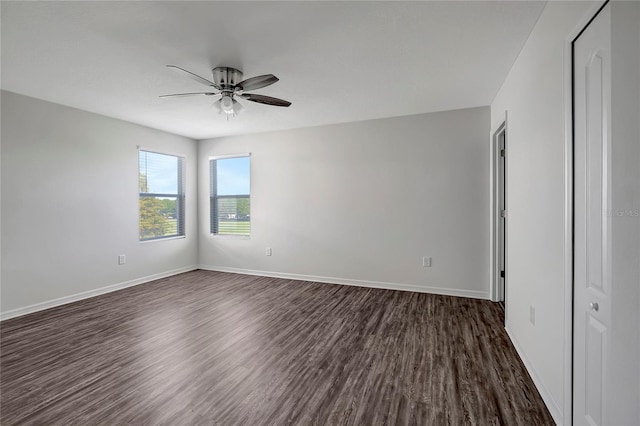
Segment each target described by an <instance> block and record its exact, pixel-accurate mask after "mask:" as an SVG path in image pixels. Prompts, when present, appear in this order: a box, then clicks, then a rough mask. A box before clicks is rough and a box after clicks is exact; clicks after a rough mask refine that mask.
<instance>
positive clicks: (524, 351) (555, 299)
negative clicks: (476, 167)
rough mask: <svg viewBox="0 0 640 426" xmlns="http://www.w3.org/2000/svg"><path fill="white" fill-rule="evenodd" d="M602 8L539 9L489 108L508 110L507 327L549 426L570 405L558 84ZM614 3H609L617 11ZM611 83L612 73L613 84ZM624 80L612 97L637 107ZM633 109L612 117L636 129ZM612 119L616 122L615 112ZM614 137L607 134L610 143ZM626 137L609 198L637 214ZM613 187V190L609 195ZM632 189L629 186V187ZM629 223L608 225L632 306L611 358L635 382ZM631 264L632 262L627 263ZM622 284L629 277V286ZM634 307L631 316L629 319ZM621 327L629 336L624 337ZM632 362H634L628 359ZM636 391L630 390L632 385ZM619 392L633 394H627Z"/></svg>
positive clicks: (633, 155) (631, 151)
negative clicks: (623, 341) (581, 33)
mask: <svg viewBox="0 0 640 426" xmlns="http://www.w3.org/2000/svg"><path fill="white" fill-rule="evenodd" d="M602 3H603V2H601V1H600V2H548V3H547V5H546V6H545V9H544V10H543V12H542V14H541V15H540V18H539V20H538V23H537V24H536V26H535V28H534V29H533V31H532V33H531V35H530V37H529V39H528V41H527V42H526V43H525V46H524V47H523V50H522V52H521V53H520V55H519V57H518V59H517V60H516V62H515V63H514V66H513V68H512V70H511V71H510V73H509V75H508V76H507V78H506V80H505V82H504V84H503V86H502V88H501V89H500V91H499V92H498V95H497V96H496V98H495V99H494V102H493V103H492V105H491V122H492V129H497V127H498V126H499V125H500V123H501V122H502V121H503V120H504V117H505V111H507V112H508V121H507V162H508V172H507V179H508V193H507V211H508V236H507V277H508V281H507V286H508V289H507V324H506V327H507V331H508V332H509V335H510V336H511V339H512V340H513V342H514V344H515V346H516V348H517V349H518V351H519V353H520V355H521V357H522V358H523V360H524V362H525V364H526V365H527V368H528V369H529V372H530V373H531V375H532V377H533V379H534V382H535V383H536V385H537V386H538V389H539V390H540V392H541V394H542V396H543V398H544V400H545V402H546V403H547V406H548V407H549V409H550V411H551V413H552V415H553V416H554V418H555V420H556V422H558V423H567V422H569V419H570V415H571V413H570V411H571V400H570V398H569V397H568V395H570V391H571V368H570V360H571V358H570V352H568V349H570V347H569V346H568V344H569V343H570V341H571V334H570V330H571V329H570V327H571V322H570V318H571V296H570V295H571V288H570V281H568V280H567V277H570V274H571V269H570V265H571V264H570V262H567V258H566V257H565V249H566V248H570V247H571V235H570V231H571V229H570V221H569V220H568V216H567V215H566V214H565V208H566V206H567V203H568V202H570V199H571V198H570V192H568V188H569V181H568V180H567V178H568V176H569V175H568V174H567V173H568V171H569V170H570V169H569V168H568V167H567V166H568V163H569V162H570V158H569V157H568V152H567V151H565V149H566V148H567V145H566V144H565V142H566V136H567V129H569V128H570V127H568V126H569V125H570V124H569V123H567V120H566V117H567V115H566V114H565V113H566V108H567V107H570V103H565V100H568V99H569V98H568V97H566V95H567V94H569V93H570V90H571V87H570V80H568V79H567V75H568V74H567V72H568V70H569V69H570V68H568V65H569V64H570V51H569V50H567V46H568V42H569V41H570V40H571V39H572V38H573V36H575V35H577V30H578V29H579V28H581V27H582V26H583V25H585V24H586V23H587V21H588V18H589V17H591V16H593V14H594V13H595V11H596V10H597V8H598V6H599V5H601V4H602ZM616 3H617V2H616ZM616 3H614V6H616V7H618V6H619V5H618V4H616ZM636 6H637V4H636ZM627 7H632V6H629V5H628V6H627ZM621 15H624V13H621ZM633 19H637V15H633V14H632V15H631V16H630V17H627V20H633ZM619 24H622V22H618V23H616V22H614V25H613V27H614V28H616V25H619ZM636 25H637V21H636ZM628 30H629V26H628V25H627V26H625V27H624V32H625V33H626V37H629V36H630V34H629V33H628ZM633 37H634V35H633V34H631V38H632V39H633ZM614 38H615V34H614ZM637 42H638V35H637V32H636V33H635V43H637ZM614 43H615V40H614ZM614 51H615V47H614ZM620 57H622V55H620ZM636 58H637V56H636ZM614 66H615V63H614ZM614 73H615V70H614ZM616 78H617V77H615V76H614V81H615V79H616ZM629 78H630V77H628V76H627V79H626V80H625V82H619V83H618V90H619V93H622V92H625V91H626V92H627V93H629V91H631V93H632V95H631V98H633V96H635V102H637V93H638V92H637V87H638V86H637V82H636V85H635V90H636V91H635V92H634V91H633V90H634V88H633V86H629V85H628V82H629ZM631 78H632V77H631ZM614 90H615V87H614ZM614 96H615V93H614ZM636 106H637V105H636ZM635 111H636V112H635V114H636V117H635V119H634V118H629V117H627V116H625V115H623V114H620V115H619V116H618V118H617V119H618V120H635V122H636V123H637V122H638V117H637V109H636V110H635ZM631 114H633V110H631ZM627 115H628V114H627ZM613 116H614V120H615V119H616V118H615V117H616V113H615V112H614V115H613ZM614 132H615V129H614ZM615 139H616V137H615V135H614V144H616V141H615ZM620 139H621V138H618V140H620ZM627 140H629V141H632V142H627V143H626V145H625V146H626V147H625V148H624V149H622V150H620V151H619V152H618V154H617V158H616V159H614V162H616V165H615V166H614V169H617V170H618V171H617V172H614V198H617V199H618V202H619V203H620V204H619V205H620V206H630V205H635V206H636V208H637V205H638V204H637V200H638V198H637V197H638V195H637V194H638V192H637V183H638V180H637V179H638V155H637V149H638V148H637V144H638V138H637V133H635V140H634V139H633V138H631V139H627ZM634 144H635V145H634ZM618 145H619V146H620V144H618ZM632 146H633V148H632ZM614 156H615V154H614ZM616 173H617V174H619V176H618V177H616ZM623 176H624V177H623ZM633 179H636V180H635V181H634V180H633ZM616 181H617V182H616ZM634 184H635V185H636V186H635V187H634V186H633V185H634ZM616 185H620V186H618V187H617V189H616ZM632 187H634V188H635V189H633V190H632V189H631V188H632ZM634 191H635V192H634ZM616 194H617V195H616ZM634 194H635V195H634ZM625 197H627V198H626V199H625ZM633 197H635V198H633ZM623 200H624V201H623ZM634 203H635V204H634ZM614 204H615V201H614ZM621 208H622V207H621ZM631 222H632V220H629V221H628V224H627V225H625V226H618V229H619V231H616V229H615V227H614V234H615V233H620V234H622V233H624V232H626V233H627V237H625V239H627V240H628V241H627V242H626V244H627V247H628V248H632V250H627V251H624V252H623V250H618V254H617V255H615V254H614V256H617V260H614V263H615V262H619V263H618V267H619V268H620V269H619V271H625V272H624V273H623V274H620V275H623V276H624V277H621V278H620V280H621V281H623V280H626V282H624V283H623V284H622V286H618V287H619V288H624V289H625V290H623V291H622V292H621V293H622V294H623V295H624V296H622V297H625V296H630V297H631V301H627V305H628V306H631V309H627V310H626V311H625V312H627V314H630V315H627V314H624V315H621V316H618V317H617V319H616V320H614V323H616V322H620V324H619V327H620V329H621V330H622V329H624V331H621V335H622V333H624V335H625V336H626V338H627V339H629V337H631V341H629V342H628V343H627V346H628V347H634V348H635V349H633V350H632V351H631V352H624V353H622V354H620V353H617V355H616V357H617V358H619V359H620V361H621V362H624V368H625V369H626V370H627V374H631V377H633V379H632V381H634V380H635V378H637V377H638V371H637V369H638V366H637V359H638V340H637V339H638V331H637V327H638V325H639V322H638V318H637V315H638V314H637V311H638V308H637V305H635V307H634V306H633V305H634V304H635V303H636V302H635V301H637V300H638V295H637V291H638V290H637V287H638V282H637V276H638V265H637V262H638V257H637V254H636V255H634V253H637V250H638V247H637V245H638V244H639V243H638V239H637V238H638V231H637V224H635V225H633V224H631ZM623 228H624V231H623V230H622V229H623ZM618 237H620V235H619V236H618ZM633 238H636V240H635V243H631V242H630V241H633ZM615 244H616V243H615V242H614V247H615ZM621 244H624V243H621ZM634 244H635V245H634ZM622 247H623V245H620V246H619V248H622ZM633 250H636V251H633ZM615 251H616V250H615V249H614V252H615ZM634 256H635V257H634ZM568 259H569V260H570V258H568ZM633 262H636V263H635V265H634V264H633ZM631 277H636V278H635V279H636V281H635V282H634V281H633V280H631V279H630V278H631ZM614 280H615V278H614ZM614 285H616V284H615V283H614ZM614 303H615V301H614ZM531 306H533V307H534V308H535V311H536V317H535V325H534V324H532V323H531V322H530V319H529V316H530V307H531ZM621 308H622V306H621ZM634 309H635V312H636V313H635V314H631V312H634ZM614 312H615V309H614ZM634 315H635V317H634ZM623 318H624V319H623ZM629 320H631V322H630V323H629V322H628V321H629ZM622 323H624V324H625V325H622ZM630 327H631V328H633V330H632V331H629V330H630ZM634 327H635V328H634ZM634 345H635V346H634ZM619 349H620V350H623V349H622V348H619ZM634 356H635V359H634V360H635V361H633V360H632V359H631V358H630V357H634ZM634 365H635V367H634ZM621 376H622V374H617V375H613V376H610V377H611V379H612V380H619V379H620V378H621ZM619 383H620V382H619ZM635 386H636V389H637V384H636V385H635ZM627 389H628V390H629V391H632V387H631V388H627ZM612 396H613V397H615V398H618V397H620V398H619V399H620V401H619V404H618V405H617V406H618V407H619V408H620V407H622V406H625V407H626V410H627V411H628V410H632V411H633V410H635V411H637V410H638V408H637V407H638V404H637V401H638V393H637V390H636V391H635V393H633V391H632V392H631V393H630V394H628V395H626V396H620V392H615V394H614V395H612ZM630 398H631V399H633V398H635V403H633V404H631V405H629V399H630ZM627 418H629V417H627Z"/></svg>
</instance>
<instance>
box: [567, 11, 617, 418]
mask: <svg viewBox="0 0 640 426" xmlns="http://www.w3.org/2000/svg"><path fill="white" fill-rule="evenodd" d="M610 8H611V6H610V5H607V6H606V7H605V8H604V9H602V10H601V11H600V13H599V14H598V15H597V16H596V18H595V19H594V20H593V21H592V22H591V23H590V24H589V26H588V27H587V28H586V29H585V31H584V32H583V33H582V34H581V35H580V36H579V37H578V39H577V40H576V41H575V42H574V124H575V128H574V178H575V180H574V191H575V192H574V201H575V204H574V215H575V216H574V220H575V221H574V225H575V227H574V324H573V330H574V331H573V333H574V336H573V338H574V342H573V344H574V359H573V377H574V386H573V389H574V390H573V419H574V423H575V424H577V425H583V424H587V425H602V424H606V423H607V406H606V401H607V395H604V386H603V384H604V378H605V377H606V374H607V357H608V355H609V351H610V346H609V334H610V333H609V326H610V322H611V240H610V237H611V215H610V211H611V206H610V200H611V136H610V135H611V128H610V122H611V120H610V117H611V12H610ZM609 397H610V396H609Z"/></svg>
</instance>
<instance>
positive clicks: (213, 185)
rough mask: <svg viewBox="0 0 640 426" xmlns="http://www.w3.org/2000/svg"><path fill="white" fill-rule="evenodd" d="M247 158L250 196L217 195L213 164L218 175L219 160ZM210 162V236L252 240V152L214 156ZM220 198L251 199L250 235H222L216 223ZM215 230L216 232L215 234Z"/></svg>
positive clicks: (210, 158)
mask: <svg viewBox="0 0 640 426" xmlns="http://www.w3.org/2000/svg"><path fill="white" fill-rule="evenodd" d="M244 157H247V158H248V159H249V195H246V196H245V195H244V194H242V195H217V192H218V184H217V179H214V174H213V168H212V162H213V161H216V173H217V161H218V160H228V159H232V158H244ZM208 162H209V235H211V236H212V237H215V238H239V239H250V238H251V186H252V185H251V179H252V174H253V173H252V172H251V162H252V161H251V153H250V152H242V153H237V154H223V155H213V156H210V157H209V159H208ZM218 198H248V199H249V212H250V213H249V234H248V235H245V234H220V233H219V232H217V231H219V225H218V224H217V221H216V222H215V226H214V221H215V219H216V218H217V214H216V210H217V209H216V203H215V201H216V200H217V199H218ZM214 230H215V231H216V232H214Z"/></svg>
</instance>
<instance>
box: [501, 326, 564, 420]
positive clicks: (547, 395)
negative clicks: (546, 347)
mask: <svg viewBox="0 0 640 426" xmlns="http://www.w3.org/2000/svg"><path fill="white" fill-rule="evenodd" d="M504 329H505V330H506V331H507V335H508V336H509V339H511V343H513V347H514V348H516V352H518V355H519V356H520V359H521V360H522V363H523V364H524V366H525V367H526V369H527V371H528V372H529V375H530V376H531V380H533V384H534V385H535V386H536V388H537V389H538V392H540V396H541V397H542V400H543V401H544V403H545V404H546V406H547V408H548V409H549V412H550V413H551V417H553V420H554V421H555V422H556V424H557V425H562V424H563V413H562V409H561V408H560V406H559V405H558V404H557V403H556V401H555V400H554V399H553V397H552V396H551V392H549V389H547V387H546V386H545V385H544V383H543V382H542V380H541V379H540V376H539V375H538V373H537V371H536V369H535V368H533V365H532V364H531V362H530V361H529V358H527V355H526V354H525V352H524V350H523V349H522V346H520V344H519V343H518V341H517V340H516V338H515V337H514V336H513V334H511V332H510V331H509V328H507V327H505V328H504Z"/></svg>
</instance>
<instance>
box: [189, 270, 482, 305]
mask: <svg viewBox="0 0 640 426" xmlns="http://www.w3.org/2000/svg"><path fill="white" fill-rule="evenodd" d="M198 269H203V270H206V271H217V272H230V273H233V274H245V275H260V276H263V277H272V278H284V279H290V280H299V281H311V282H319V283H327V284H342V285H352V286H357V287H371V288H381V289H385V290H400V291H413V292H417V293H432V294H441V295H444V296H457V297H469V298H473V299H484V300H491V297H490V295H489V294H488V293H486V292H483V291H476V290H461V289H451V288H442V287H425V286H417V285H412V284H400V283H390V282H382V281H365V280H354V279H348V278H335V277H321V276H315V275H302V274H290V273H287V272H273V271H256V270H253V269H242V268H229V267H226V266H211V265H198Z"/></svg>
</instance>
